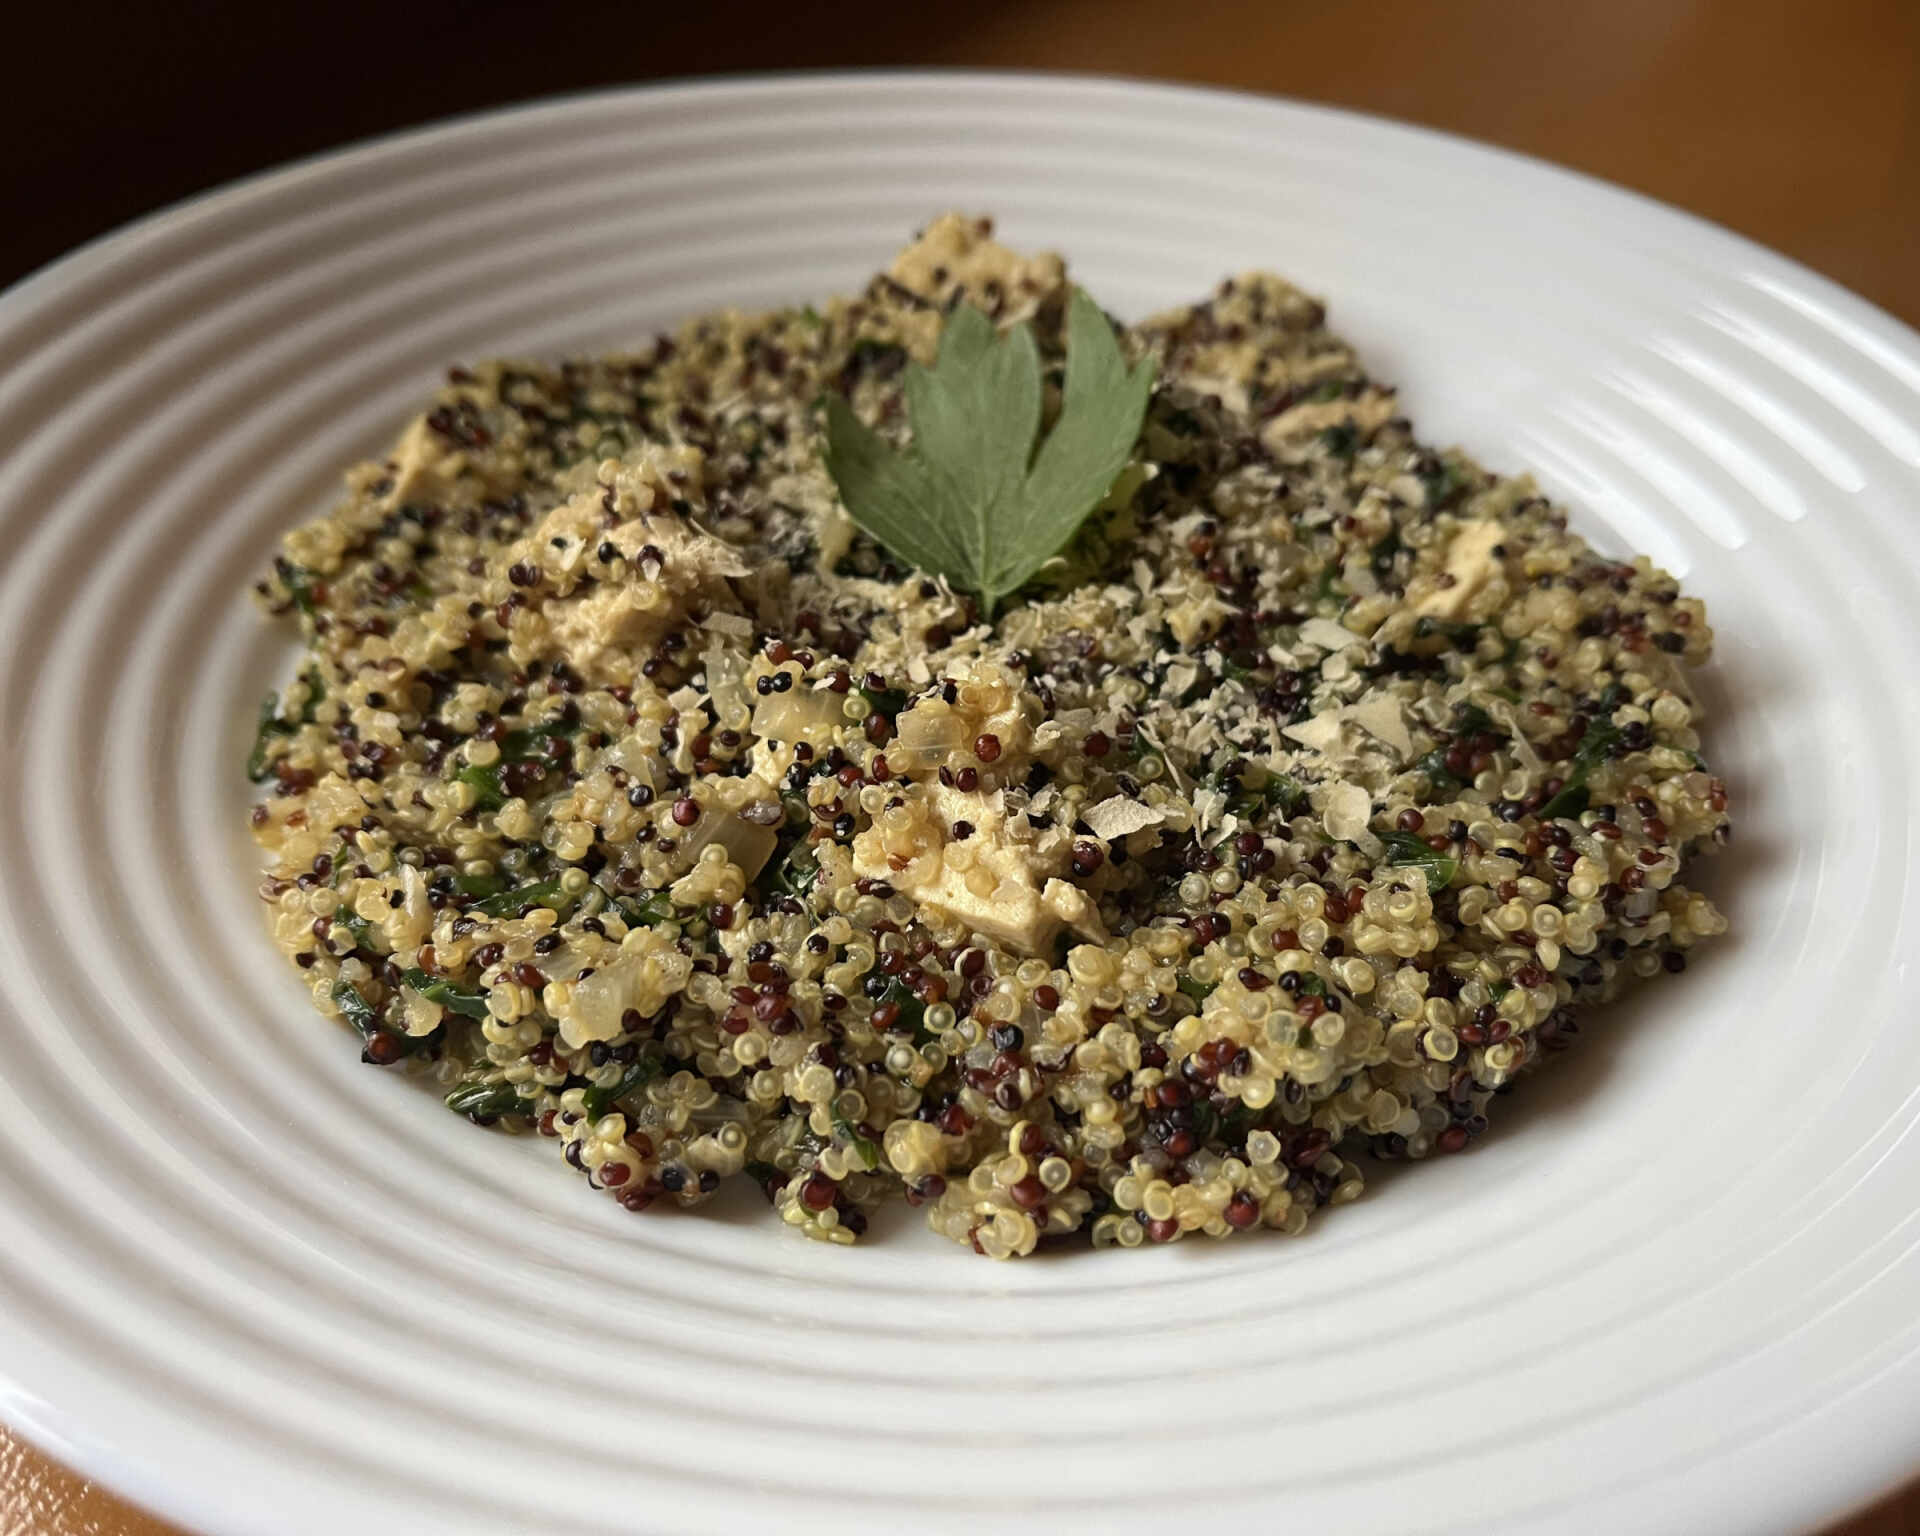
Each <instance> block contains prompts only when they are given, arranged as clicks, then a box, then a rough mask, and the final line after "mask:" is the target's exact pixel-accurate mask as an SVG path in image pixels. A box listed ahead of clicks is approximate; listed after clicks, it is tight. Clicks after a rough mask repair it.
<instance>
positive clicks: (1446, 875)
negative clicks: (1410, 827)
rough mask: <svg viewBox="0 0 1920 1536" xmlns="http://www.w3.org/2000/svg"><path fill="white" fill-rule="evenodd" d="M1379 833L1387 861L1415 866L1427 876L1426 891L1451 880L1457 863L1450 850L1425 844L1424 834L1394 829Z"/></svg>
mask: <svg viewBox="0 0 1920 1536" xmlns="http://www.w3.org/2000/svg"><path fill="white" fill-rule="evenodd" d="M1380 836H1381V840H1382V841H1383V842H1384V843H1385V844H1386V845H1387V862H1388V863H1390V864H1395V865H1400V866H1402V867H1411V868H1414V869H1418V870H1419V871H1420V873H1421V874H1423V875H1425V876H1426V877H1427V889H1428V890H1429V891H1442V890H1445V889H1446V888H1447V887H1448V886H1449V885H1451V884H1452V883H1453V877H1454V875H1455V874H1456V873H1458V872H1459V868H1460V864H1459V861H1458V860H1457V859H1455V858H1454V856H1453V855H1452V854H1450V853H1441V852H1439V851H1437V850H1436V849H1433V848H1429V847H1428V846H1427V844H1426V840H1425V839H1424V838H1421V837H1419V836H1418V835H1417V834H1415V833H1412V832H1401V831H1397V830H1396V831H1392V832H1383V833H1381V834H1380Z"/></svg>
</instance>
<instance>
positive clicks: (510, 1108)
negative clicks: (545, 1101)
mask: <svg viewBox="0 0 1920 1536" xmlns="http://www.w3.org/2000/svg"><path fill="white" fill-rule="evenodd" d="M447 1108H448V1109H450V1110H452V1111H453V1112H454V1113H455V1114H457V1115H471V1116H473V1118H474V1119H476V1120H497V1119H499V1118H500V1116H502V1115H525V1114H531V1113H532V1111H533V1106H532V1105H531V1104H529V1103H528V1102H527V1101H526V1100H525V1099H523V1098H521V1097H520V1094H519V1090H517V1089H516V1088H515V1087H514V1086H513V1084H512V1083H499V1082H491V1083H490V1082H466V1083H462V1084H461V1085H460V1086H459V1087H458V1088H456V1089H454V1090H453V1092H452V1093H450V1094H448V1095H447Z"/></svg>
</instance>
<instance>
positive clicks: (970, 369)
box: [826, 288, 1153, 618]
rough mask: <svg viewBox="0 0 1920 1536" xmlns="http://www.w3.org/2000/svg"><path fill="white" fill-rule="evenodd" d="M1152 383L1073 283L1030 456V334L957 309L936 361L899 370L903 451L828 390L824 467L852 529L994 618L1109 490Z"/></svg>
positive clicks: (1036, 405) (1033, 364)
mask: <svg viewBox="0 0 1920 1536" xmlns="http://www.w3.org/2000/svg"><path fill="white" fill-rule="evenodd" d="M1152 387H1153V365H1152V363H1151V362H1150V361H1148V362H1142V363H1140V364H1138V365H1137V366H1135V367H1134V368H1132V369H1129V368H1128V367H1127V362H1126V358H1125V356H1124V355H1123V354H1122V353H1121V351H1120V346H1119V343H1118V342H1117V341H1116V340H1115V339H1114V334H1113V328H1112V327H1111V326H1110V325H1108V324H1107V319H1106V316H1105V315H1103V314H1102V313H1101V312H1100V308H1099V306H1098V305H1097V304H1095V303H1094V302H1093V300H1092V299H1090V298H1088V297H1087V296H1086V294H1085V293H1084V292H1082V291H1081V290H1079V289H1077V288H1076V289H1075V290H1074V293H1073V299H1072V302H1071V303H1070V305H1069V307H1068V314H1067V377H1066V385H1065V389H1064V391H1063V398H1062V402H1061V408H1060V415H1059V418H1058V420H1056V421H1055V422H1054V425H1053V430H1052V431H1050V432H1049V433H1048V434H1047V435H1046V439H1045V441H1044V442H1039V446H1038V451H1037V452H1036V450H1035V444H1036V441H1038V439H1039V436H1040V418H1041V403H1042V391H1041V385H1040V353H1039V349H1038V348H1037V347H1036V346H1035V344H1034V339H1033V330H1032V328H1031V327H1030V326H1027V325H1020V326H1016V327H1015V328H1014V329H1013V330H1012V331H1011V332H1009V333H1008V334H1007V335H1006V336H999V335H997V334H996V332H995V330H994V325H993V322H992V321H991V320H989V319H988V318H987V317H986V316H985V315H983V314H981V313H980V311H979V310H977V309H974V308H972V307H970V306H963V307H961V308H960V309H957V310H955V311H954V313H953V314H952V316H951V317H949V319H948V320H947V325H946V330H945V331H944V332H943V333H942V335H941V338H940V354H939V358H938V360H937V361H936V362H935V364H934V366H933V367H932V368H930V369H928V368H922V367H919V366H918V365H914V366H910V367H909V368H908V370H907V380H906V393H907V410H908V416H909V419H910V420H911V422H912V426H913V443H912V446H911V447H910V448H908V449H907V450H906V451H905V452H901V451H900V450H898V449H896V448H894V447H893V446H892V445H891V444H889V443H888V442H887V441H886V440H885V439H883V438H882V437H880V435H879V434H878V433H876V432H874V431H873V430H872V429H871V428H869V427H867V426H866V425H865V424H864V423H862V422H861V420H860V419H859V418H858V417H857V416H855V415H854V413H853V409H852V407H851V406H849V405H848V404H847V402H846V401H845V400H843V399H841V398H840V397H839V396H837V395H830V396H828V398H827V452H826V460H827V468H828V470H829V471H831V473H832V475H833V478H834V481H835V483H836V484H838V486H839V488H840V499H841V500H842V501H843V502H845V503H846V507H847V511H848V512H849V513H851V514H852V516H853V520H854V521H855V522H856V523H858V524H859V525H860V526H861V527H862V528H864V529H865V530H866V531H867V532H868V533H870V534H872V535H873V537H874V538H876V539H878V540H879V541H880V542H881V543H882V544H884V545H885V546H886V547H887V548H888V549H889V550H891V551H892V552H893V553H894V554H896V555H899V556H900V557H902V558H903V559H906V560H911V561H912V562H913V563H914V564H915V565H917V566H919V567H920V568H921V569H922V570H926V571H931V572H934V573H936V574H938V575H942V576H945V577H946V578H947V579H948V580H949V581H951V582H953V583H954V584H955V585H956V586H960V587H964V588H965V589H966V590H968V591H970V592H973V593H976V594H977V595H978V596H979V598H980V600H981V606H982V608H983V609H984V611H985V613H986V615H987V617H989V618H991V617H992V615H993V610H994V607H995V605H996V604H998V603H999V601H1000V600H1001V599H1002V598H1004V597H1006V596H1007V595H1008V594H1009V593H1012V592H1015V591H1018V590H1019V588H1020V587H1021V586H1022V585H1023V584H1024V583H1025V582H1026V581H1027V580H1028V579H1030V578H1031V577H1032V576H1033V575H1034V573H1035V572H1037V571H1038V570H1039V569H1040V567H1041V566H1043V565H1045V564H1046V563H1047V561H1048V560H1050V559H1052V558H1053V556H1054V555H1056V554H1058V553H1059V552H1060V550H1061V548H1062V547H1063V546H1065V545H1066V543H1067V542H1068V541H1069V540H1070V539H1071V538H1072V537H1073V534H1074V531H1075V530H1076V529H1077V528H1079V526H1080V524H1081V523H1082V522H1084V521H1085V520H1086V517H1087V514H1088V513H1089V512H1091V511H1092V510H1093V509H1094V507H1095V506H1096V505H1097V504H1098V503H1099V502H1100V500H1101V498H1102V497H1104V496H1105V495H1106V494H1107V492H1108V490H1110V489H1111V488H1112V486H1113V482H1114V480H1115V478H1116V477H1117V476H1118V475H1119V473H1120V471H1121V470H1122V469H1124V468H1125V467H1126V464H1127V460H1128V458H1129V457H1130V456H1131V454H1132V452H1133V444H1134V440H1135V439H1136V438H1137V437H1138V436H1139V434H1140V422H1141V418H1142V417H1143V416H1144V415H1145V413H1146V408H1147V395H1148V393H1149V391H1150V390H1151V389H1152Z"/></svg>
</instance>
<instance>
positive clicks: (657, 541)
mask: <svg viewBox="0 0 1920 1536" xmlns="http://www.w3.org/2000/svg"><path fill="white" fill-rule="evenodd" d="M602 494H603V493H602V492H600V491H599V490H593V491H584V492H582V493H580V494H579V495H577V496H574V497H571V498H569V499H568V500H567V501H565V502H563V503H562V504H561V505H560V506H558V507H556V508H554V510H553V511H552V512H550V513H548V514H547V516H546V517H545V518H543V519H542V520H541V523H540V526H539V528H538V529H537V530H536V531H535V533H534V534H533V536H532V538H531V539H530V540H526V541H522V543H521V544H517V545H515V546H514V549H513V551H511V553H512V554H513V555H514V556H515V559H516V560H517V559H520V558H523V552H524V558H526V559H528V560H529V562H530V563H539V562H540V561H541V559H542V558H543V557H542V553H541V552H542V551H543V550H544V551H545V552H546V557H547V558H549V559H550V557H551V556H552V554H553V553H554V552H555V550H556V546H555V544H554V542H553V541H554V540H555V539H560V540H562V541H564V543H565V544H566V545H567V546H569V547H573V546H578V545H584V544H585V543H586V542H587V541H588V540H591V542H592V546H593V547H594V548H596V549H597V547H598V546H599V545H600V544H602V543H610V544H612V545H613V546H614V547H615V548H616V549H618V550H619V551H620V553H621V555H622V556H623V557H624V558H625V560H626V562H627V564H626V568H625V570H624V572H622V573H621V574H620V575H619V576H617V577H615V578H613V579H609V580H602V581H596V582H590V583H589V582H581V583H579V584H578V585H576V586H574V587H573V588H572V590H570V591H566V592H562V593H555V594H552V595H549V596H548V597H547V598H546V601H545V602H544V604H542V608H543V611H544V612H545V614H546V618H547V623H548V624H549V626H550V627H551V630H552V633H553V634H554V636H555V638H556V639H557V640H558V642H559V643H560V644H561V645H562V646H564V647H565V648H566V650H567V652H568V654H569V655H571V656H573V657H574V658H575V660H574V666H575V668H576V669H577V670H579V671H580V672H581V674H582V675H583V676H586V677H588V678H589V679H595V678H597V677H598V676H599V669H600V664H601V662H602V661H603V660H604V659H605V658H606V657H607V655H608V654H609V653H610V652H615V651H621V652H629V653H631V652H634V651H640V650H645V649H648V648H650V647H651V646H652V645H653V644H654V643H655V642H657V641H658V640H659V639H660V637H661V636H663V635H664V634H666V632H667V631H668V630H669V629H671V628H674V627H675V626H677V625H678V624H679V623H680V622H681V621H682V620H683V619H684V618H685V617H686V615H687V613H688V611H689V610H690V609H692V608H693V607H694V606H695V605H696V603H700V604H704V605H706V606H709V607H712V606H716V605H725V606H727V607H731V606H733V605H734V602H735V599H734V597H733V594H732V593H731V592H730V591H729V590H728V588H727V585H726V583H727V580H728V578H730V577H744V576H746V575H747V574H749V571H748V567H747V565H746V563H745V562H744V561H743V560H742V559H741V558H740V553H739V551H738V550H736V549H735V548H734V547H733V546H732V545H731V544H728V543H725V542H724V541H723V540H720V539H717V538H715V537H714V536H713V535H712V534H710V533H706V532H704V531H703V530H702V529H700V528H699V527H698V526H697V525H695V524H694V523H693V522H692V520H691V519H689V518H686V517H684V516H682V515H680V514H679V513H676V512H672V511H669V510H665V509H664V507H663V508H662V509H661V510H659V511H653V510H647V511H643V512H641V513H640V515H639V516H636V517H631V518H628V519H627V520H626V521H624V522H621V523H619V524H618V525H616V526H615V527H613V528H604V527H603V526H601V523H602V518H601V511H600V509H601V506H602V501H601V497H602ZM649 546H651V547H652V548H653V549H654V550H656V551H658V552H659V556H660V558H659V560H658V561H657V562H656V561H655V560H653V559H652V558H650V557H649V558H645V559H643V558H642V557H641V551H642V550H644V549H646V548H648V547H649ZM509 563H511V562H509ZM749 633H751V627H749Z"/></svg>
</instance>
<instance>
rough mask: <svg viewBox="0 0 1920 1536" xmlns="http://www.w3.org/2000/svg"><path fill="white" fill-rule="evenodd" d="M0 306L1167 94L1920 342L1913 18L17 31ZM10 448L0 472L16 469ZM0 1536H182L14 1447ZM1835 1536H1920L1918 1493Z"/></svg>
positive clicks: (1572, 3) (348, 4)
mask: <svg viewBox="0 0 1920 1536" xmlns="http://www.w3.org/2000/svg"><path fill="white" fill-rule="evenodd" d="M0 14H4V18H5V22H6V25H5V28H4V30H0V39H4V48H5V53H4V55H3V57H4V61H5V83H4V86H0V284H4V283H10V282H12V281H14V280H15V279H17V278H19V277H21V276H23V275H24V274H25V273H27V272H29V271H31V270H32V269H33V268H35V267H37V266H39V265H41V264H42V263H44V262H46V261H49V260H51V259H53V258H54V257H56V256H58V255H59V254H61V252H63V251H65V250H67V249H69V248H70V247H72V246H74V245H76V244H78V243H79V242H81V241H83V240H87V239H90V238H92V237H93V236H95V235H98V234H101V233H104V232H105V231H107V230H109V229H111V228H113V227H114V226H116V225H118V224H121V223H124V222H125V221H126V220H128V219H130V218H134V217H137V216H138V215H140V214H143V213H146V212H149V211H151V210H153V209H155V208H157V207H160V206H162V205H164V204H166V203H169V202H173V201H176V200H177V199H179V198H182V197H185V196H188V195H190V194H192V193H194V192H198V191H202V190H205V189H206V188H208V187H213V186H217V185H219V184H220V183H221V182H223V181H228V180H231V179H232V178H233V177H235V176H240V175H245V174H247V173H249V172H252V171H257V170H262V169H265V168H267V167H269V166H273V165H276V164H279V163H281V162H283V161H285V160H288V159H291V158H294V157H297V156H301V155H307V154H312V153H315V152H317V151H320V150H324V149H328V148H332V147H334V146H337V145H340V144H343V143H346V142H349V141H351V140H354V139H358V138H364V137H366V136H368V135H370V134H377V133H384V132H388V131H391V130H393V129H395V128H401V127H405V126H408V125H410V124H415V123H421V122H426V121H429V120H431V119H434V118H438V117H444V116H447V115H449V114H453V113H460V112H469V111H475V110H478V109H481V108H484V107H490V106H497V105H501V104H504V103H509V102H516V101H525V100H529V99H532V98H535V97H540V96H547V95H552V94H555V93H558V92H565V91H577V90H584V89H591V88H593V87H596V86H607V85H618V84H623V83H631V82H635V81H641V80H647V79H657V78H661V77H665V76H677V75H691V74H703V73H711V72H713V71H717V70H767V69H780V68H822V67H846V66H854V65H875V64H881V65H887V64H891V65H990V66H995V67H1001V68H1007V67H1029V68H1048V69H1075V70H1087V71H1096V72H1106V73H1120V74H1131V75H1157V76H1162V77H1166V78H1173V79H1181V80H1190V81H1198V82H1205V83H1212V84H1218V85H1228V86H1234V87H1238V88H1241V89H1249V90H1263V91H1275V92H1281V93H1284V94H1287V95H1293V96H1299V97H1307V98H1312V99H1315V100H1320V101H1327V102H1333V103H1336V104H1339V105H1343V106H1350V107H1356V108H1359V109H1361V110H1365V111H1371V112H1380V113H1385V114H1388V115H1390V116H1394V117H1399V118H1404V119H1408V120H1411V121H1414V122H1420V123H1426V124H1429V125H1432V126H1434V127H1438V128H1444V129H1447V130H1449V131H1452V132H1455V133H1463V134H1467V135H1470V136H1472V137H1475V138H1481V139H1487V140H1491V141H1493V142H1495V143H1499V144H1504V145H1507V146H1509V147H1511V148H1515V149H1520V150H1524V151H1526V152H1528V153H1531V154H1536V155H1542V156H1545V157H1546V158H1548V159H1552V160H1556V161H1559V162H1560V163H1562V164H1565V165H1570V166H1573V167H1576V168H1577V169H1580V170H1584V171H1588V172H1591V173H1593V174H1595V175H1599V176H1604V177H1606V178H1608V179H1609V180H1613V181H1617V182H1620V183H1623V184H1624V185H1627V186H1630V187H1633V188H1636V189H1638V190H1640V191H1643V192H1647V193H1650V194H1652V195H1653V196H1655V197H1659V198H1662V199H1665V200H1666V201H1668V202H1672V203H1677V204H1679V205H1680V206H1681V207H1684V208H1687V209H1690V210H1692V211H1693V212H1695V213H1698V214H1702V215H1704V216H1706V217H1708V218H1711V219H1715V220H1717V221H1719V222H1721V223H1723V224H1726V225H1729V226H1731V227H1732V228H1734V229H1737V230H1739V231H1741V232H1742V233H1744V234H1747V235H1750V236H1752V237H1753V238H1755V239H1757V240H1760V241H1762V242H1763V243H1765V244H1767V245H1771V246H1774V247H1777V248H1778V249H1780V250H1782V251H1785V252H1786V253H1787V254H1789V255H1791V256H1794V257H1797V258H1798V259H1799V260H1801V261H1804V262H1806V263H1808V264H1809V265H1811V266H1813V267H1815V268H1817V269H1818V270H1820V271H1822V272H1825V273H1826V274H1828V275H1829V276H1831V277H1833V278H1835V279H1837V280H1838V281H1840V282H1842V283H1844V284H1846V285H1847V286H1849V287H1852V288H1854V289H1857V290H1858V291H1859V292H1861V293H1862V294H1864V295H1865V296H1866V297H1868V298H1870V299H1872V300H1873V301H1874V302H1876V303H1878V304H1881V305H1883V306H1884V307H1886V308H1888V309H1890V310H1892V311H1893V312H1894V313H1896V314H1898V315H1900V316H1901V317H1902V318H1904V319H1906V320H1907V321H1908V322H1910V323H1920V0H973V3H971V4H967V5H960V6H932V5H926V4H923V3H916V0H889V3H880V0H840V3H837V4H816V3H810V0H785V3H780V4H770V3H764V0H742V3H735V4H724V3H719V4H715V3H709V4H706V5H701V4H700V3H699V0H694V3H693V5H691V6H689V7H688V8H687V9H686V10H684V11H682V10H673V9H670V8H668V7H666V6H663V5H660V4H658V3H655V0H640V3H629V4H619V5H616V4H606V3H594V0H583V3H577V4H571V5H564V6H560V5H542V4H501V3H490V4H489V3H475V4H466V5H454V4H450V3H446V0H417V3H412V4H404V3H390V4H387V5H383V6H378V7H376V6H373V5H370V4H365V3H362V0H339V3H335V4H330V5H325V6H318V5H297V4H296V5H275V4H273V3H271V0H266V3H261V0H255V3H253V4H237V3H232V0H228V3H214V0H175V3H168V0H128V3H125V4H122V5H117V6H100V5H90V4H61V3H59V0H14V3H13V5H12V7H11V8H10V9H9V10H7V11H6V12H4V13H0ZM3 450H4V445H0V451H3ZM0 1531H4V1532H9V1533H11V1532H16V1531H18V1532H28V1531H31V1532H35V1533H38V1536H164V1533H163V1531H162V1528H161V1527H160V1526H158V1525H157V1524H155V1523H154V1522H153V1521H151V1520H150V1519H148V1518H147V1517H145V1516H144V1515H142V1514H140V1513H139V1512H138V1511H135V1510H133V1509H131V1508H130V1507H129V1506H127V1505H126V1504H124V1503H122V1502H121V1501H119V1500H118V1499H116V1498H114V1497H113V1496H112V1495H111V1494H109V1493H107V1492H105V1491H104V1490H102V1489H99V1488H96V1487H93V1486H90V1485H87V1484H83V1483H81V1482H79V1481H78V1480H77V1479H75V1478H73V1477H71V1476H69V1475H68V1474H66V1473H65V1472H64V1471H62V1470H61V1469H59V1468H57V1467H55V1466H53V1465H52V1464H51V1463H49V1462H48V1461H47V1460H46V1458H44V1457H43V1456H41V1455H40V1454H39V1453H38V1452H37V1451H35V1450H33V1449H32V1448H31V1447H29V1446H27V1445H25V1444H24V1443H23V1442H21V1441H19V1440H18V1439H16V1438H14V1437H13V1436H11V1435H9V1434H7V1433H5V1432H4V1431H0ZM1834 1536H1920V1486H1916V1487H1914V1488H1910V1489H1909V1490H1907V1491H1906V1492H1905V1493H1904V1494H1897V1495H1895V1496H1893V1497H1891V1498H1889V1499H1888V1500H1886V1501H1884V1502H1883V1503H1881V1504H1880V1505H1879V1506H1877V1507H1876V1508H1875V1509H1873V1510H1871V1511H1869V1512H1867V1513H1865V1514H1863V1515H1861V1516H1860V1517H1858V1518H1857V1519H1855V1520H1853V1521H1851V1522H1849V1523H1848V1524H1847V1525H1846V1526H1845V1527H1844V1528H1843V1529H1842V1530H1840V1531H1836V1532H1835V1533H1834Z"/></svg>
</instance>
